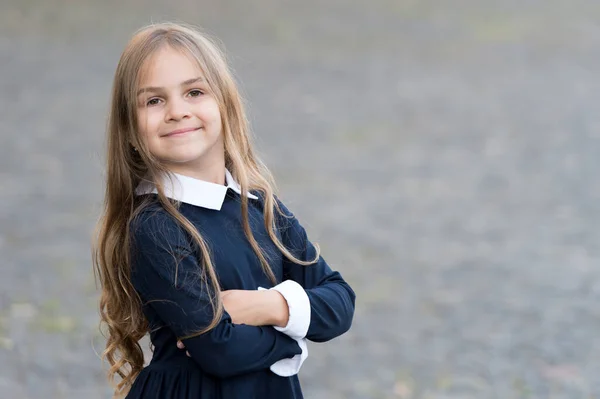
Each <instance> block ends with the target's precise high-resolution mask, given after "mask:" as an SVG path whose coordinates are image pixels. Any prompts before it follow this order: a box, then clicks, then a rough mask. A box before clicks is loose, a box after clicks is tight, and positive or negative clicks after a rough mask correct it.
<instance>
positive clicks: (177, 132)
mask: <svg viewBox="0 0 600 399" xmlns="http://www.w3.org/2000/svg"><path fill="white" fill-rule="evenodd" d="M200 129H202V128H201V127H188V128H185V129H177V130H173V131H172V132H169V133H167V134H165V135H164V137H174V136H182V135H184V134H186V133H189V132H195V131H196V130H200Z"/></svg>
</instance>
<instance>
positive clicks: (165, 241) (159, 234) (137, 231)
mask: <svg viewBox="0 0 600 399" xmlns="http://www.w3.org/2000/svg"><path fill="white" fill-rule="evenodd" d="M129 231H130V236H131V238H132V240H133V243H134V244H135V245H136V246H137V249H140V246H142V247H159V248H164V247H167V248H172V247H173V245H174V244H175V245H177V246H181V245H184V244H187V243H188V242H189V241H188V240H187V238H186V234H185V233H184V230H183V228H182V227H181V226H180V225H179V223H178V222H177V221H176V219H175V218H174V217H173V216H171V215H170V214H169V213H168V212H167V211H166V210H165V209H164V208H163V207H162V206H161V205H160V204H158V203H154V202H153V203H150V204H148V205H145V206H144V207H143V208H142V209H141V210H140V211H139V212H138V213H137V215H135V216H134V217H133V219H132V220H131V222H130V223H129Z"/></svg>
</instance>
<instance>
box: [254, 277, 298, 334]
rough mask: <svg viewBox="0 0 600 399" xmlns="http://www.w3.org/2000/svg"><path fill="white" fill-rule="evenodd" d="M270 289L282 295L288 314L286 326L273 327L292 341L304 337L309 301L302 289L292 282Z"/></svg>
mask: <svg viewBox="0 0 600 399" xmlns="http://www.w3.org/2000/svg"><path fill="white" fill-rule="evenodd" d="M258 289H259V290H260V289H264V288H261V287H259V288H258ZM271 289H272V290H275V291H277V292H279V293H280V294H281V295H283V297H284V298H285V300H286V302H287V305H288V310H289V314H290V316H289V319H288V323H287V325H286V326H285V327H276V326H275V329H276V330H277V331H280V332H282V333H284V334H286V335H287V336H289V337H292V338H294V339H299V338H304V337H306V334H307V333H308V327H309V326H310V300H309V299H308V295H307V294H306V291H305V290H304V288H302V286H301V285H300V284H298V283H297V282H295V281H294V280H285V281H284V282H282V283H281V284H277V285H276V286H275V287H273V288H271Z"/></svg>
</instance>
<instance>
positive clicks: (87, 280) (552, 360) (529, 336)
mask: <svg viewBox="0 0 600 399" xmlns="http://www.w3.org/2000/svg"><path fill="white" fill-rule="evenodd" d="M599 17H600V2H598V1H596V0H569V1H566V0H562V1H560V0H519V1H516V0H502V1H500V0H497V1H493V0H453V1H444V0H369V1H341V0H327V1H317V0H304V1H302V2H292V1H274V0H257V1H253V2H248V1H242V0H228V1H218V2H217V1H202V0H200V1H199V0H195V1H191V0H190V1H183V0H179V1H173V2H166V1H142V0H131V1H127V2H122V1H117V0H106V1H93V0H78V1H69V0H45V1H41V0H38V1H35V0H2V1H1V5H0V92H1V95H0V123H1V126H2V128H1V140H0V258H1V259H2V261H1V264H2V266H1V272H0V276H1V278H0V398H24V399H27V398H60V399H62V398H68V399H75V398H90V399H96V398H109V397H110V396H111V392H110V390H109V388H108V385H107V384H106V382H105V379H104V373H103V371H102V366H101V363H100V360H99V357H98V355H97V353H96V352H98V353H100V352H101V351H102V350H103V348H104V341H103V339H102V337H101V336H100V334H99V333H98V328H97V324H98V312H97V310H96V308H97V296H98V291H97V289H96V287H95V283H94V279H93V274H92V266H91V257H90V239H91V234H92V229H93V226H94V224H95V221H96V218H97V217H98V215H99V212H100V205H101V201H102V194H103V192H102V190H103V159H104V147H103V146H104V127H105V123H106V111H107V106H108V102H109V92H110V85H111V79H112V75H113V73H114V69H115V67H116V64H117V61H118V58H119V56H120V52H121V51H122V49H123V47H124V45H125V43H126V41H127V40H128V38H129V37H130V36H131V34H132V33H133V32H134V31H135V30H136V29H138V28H139V27H141V26H142V25H145V24H147V23H150V22H159V21H163V20H177V21H183V22H187V23H192V24H197V25H200V26H202V27H203V28H204V29H205V30H206V31H208V32H209V33H211V34H213V35H215V36H217V37H218V38H220V40H221V41H222V43H223V45H224V47H225V48H226V50H227V51H228V53H229V55H230V60H231V62H232V64H233V66H234V68H235V70H236V74H237V77H238V78H239V80H240V81H241V82H242V89H243V92H244V93H245V96H246V98H247V99H248V101H249V111H250V115H251V119H252V124H253V127H254V131H255V133H256V143H257V146H258V150H259V153H261V154H262V155H263V157H264V159H265V160H266V162H267V163H268V165H269V166H270V167H271V168H272V170H273V171H274V173H275V176H276V177H277V179H278V181H279V188H280V193H281V197H283V199H284V200H285V201H286V203H287V204H288V206H289V207H290V208H291V209H292V210H293V211H294V212H295V213H296V214H297V216H298V217H299V218H300V220H301V221H302V222H303V224H304V225H305V226H306V228H307V230H308V231H309V234H310V237H311V239H312V240H313V241H317V242H319V243H320V244H321V246H322V250H323V254H324V256H325V258H326V259H327V260H328V261H329V263H330V264H331V265H332V266H333V267H334V268H336V269H338V270H340V271H341V272H342V274H343V275H344V277H345V278H346V279H347V280H348V281H349V282H350V283H351V284H352V286H353V287H354V288H355V290H356V292H357V294H358V299H357V308H356V316H355V321H354V325H353V328H352V330H351V331H350V332H349V333H347V334H346V335H344V336H342V337H341V338H339V339H337V340H335V341H333V342H331V343H328V344H325V345H322V344H313V345H312V346H311V347H310V350H311V352H310V356H309V358H308V360H307V361H306V363H305V364H304V366H303V369H302V371H301V375H300V376H301V380H302V384H303V387H304V391H305V395H306V397H307V398H311V399H312V398H317V399H337V398H352V399H354V398H356V399H362V398H400V399H409V398H410V399H413V398H423V399H425V398H427V399H442V398H444V399H448V398H453V399H455V398H498V399H507V398H517V399H518V398H585V399H590V398H600V379H599V377H598V370H599V369H600V341H599V340H597V337H598V332H599V331H600V307H599V306H598V303H599V299H600V269H599V268H598V260H599V259H600V244H599V242H600V241H599V240H600V234H599V233H598V226H599V225H600V205H599V202H598V200H599V199H600V183H599V182H598V178H597V173H598V170H599V167H600V145H599V140H598V139H599V136H600V131H599V128H600V115H599V113H598V112H597V110H598V99H599V98H600V97H599V93H600V81H599V79H598V70H599V67H600V56H599V54H600V52H599V51H598V49H599V48H600V47H599V45H600V26H599V24H598V21H599V20H600V19H599ZM594 176H596V177H594Z"/></svg>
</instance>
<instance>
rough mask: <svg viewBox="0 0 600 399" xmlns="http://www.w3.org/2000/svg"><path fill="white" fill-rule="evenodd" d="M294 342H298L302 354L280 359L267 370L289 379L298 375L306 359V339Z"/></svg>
mask: <svg viewBox="0 0 600 399" xmlns="http://www.w3.org/2000/svg"><path fill="white" fill-rule="evenodd" d="M296 342H298V345H299V346H300V349H302V353H301V354H299V355H295V356H294V357H292V358H290V359H281V360H279V361H277V362H275V363H274V364H272V365H271V367H269V368H270V369H271V371H272V372H273V373H275V374H277V375H278V376H280V377H291V376H293V375H296V374H298V372H299V371H300V367H302V363H304V360H306V358H307V357H308V346H307V345H306V338H302V339H296Z"/></svg>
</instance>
